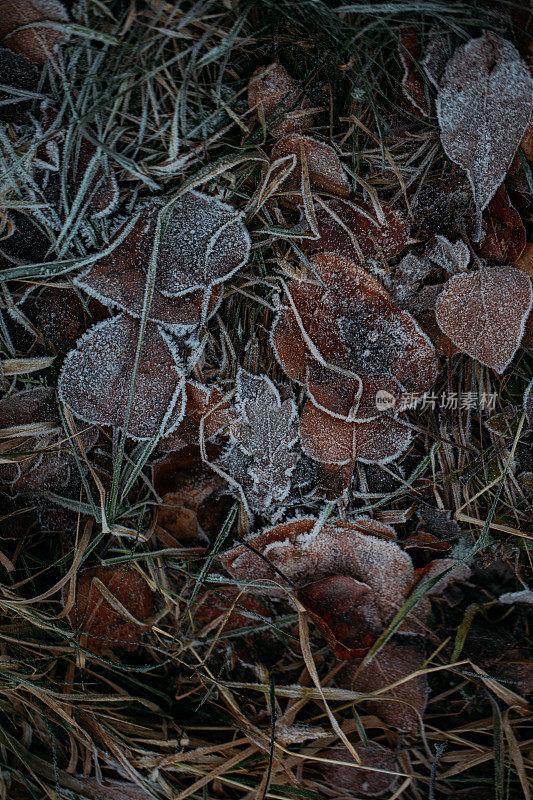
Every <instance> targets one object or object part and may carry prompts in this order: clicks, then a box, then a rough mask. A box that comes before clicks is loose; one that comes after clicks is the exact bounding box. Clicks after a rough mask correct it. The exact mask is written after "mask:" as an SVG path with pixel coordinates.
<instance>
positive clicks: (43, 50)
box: [0, 0, 68, 64]
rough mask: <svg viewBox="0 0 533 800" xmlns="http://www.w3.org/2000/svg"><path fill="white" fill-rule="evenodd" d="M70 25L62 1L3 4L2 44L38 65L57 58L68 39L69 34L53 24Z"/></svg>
mask: <svg viewBox="0 0 533 800" xmlns="http://www.w3.org/2000/svg"><path fill="white" fill-rule="evenodd" d="M62 22H63V23H64V22H68V14H67V11H66V9H65V6H64V5H63V3H60V2H59V0H1V2H0V42H1V43H2V44H3V45H5V46H6V47H9V48H11V50H14V51H15V52H16V53H21V54H22V55H23V56H26V58H28V59H29V60H30V61H33V62H34V63H35V64H44V62H45V61H46V60H47V59H49V58H51V57H52V56H53V52H54V49H55V48H56V46H57V45H58V44H61V43H62V42H64V41H65V39H66V38H67V36H66V32H65V31H62V30H61V29H60V28H58V27H53V26H51V25H50V24H49V23H62Z"/></svg>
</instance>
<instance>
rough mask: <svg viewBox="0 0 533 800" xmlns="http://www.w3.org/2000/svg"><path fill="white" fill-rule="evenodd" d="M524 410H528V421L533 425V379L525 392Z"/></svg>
mask: <svg viewBox="0 0 533 800" xmlns="http://www.w3.org/2000/svg"><path fill="white" fill-rule="evenodd" d="M524 411H525V412H526V418H527V421H528V423H529V424H530V425H533V379H532V380H531V381H530V382H529V385H528V387H527V389H526V391H525V392H524Z"/></svg>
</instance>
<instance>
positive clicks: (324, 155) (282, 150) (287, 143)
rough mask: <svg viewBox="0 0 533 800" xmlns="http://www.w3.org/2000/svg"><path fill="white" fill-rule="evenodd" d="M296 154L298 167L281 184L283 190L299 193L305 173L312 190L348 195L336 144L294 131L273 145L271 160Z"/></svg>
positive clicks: (348, 189) (347, 187) (348, 190)
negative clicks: (332, 144) (334, 147)
mask: <svg viewBox="0 0 533 800" xmlns="http://www.w3.org/2000/svg"><path fill="white" fill-rule="evenodd" d="M290 155H293V156H294V157H295V159H296V167H295V169H294V170H293V172H292V173H291V174H290V175H289V177H288V178H287V179H286V180H285V181H284V183H283V184H282V187H281V188H282V190H284V191H294V192H298V193H300V192H301V190H302V184H303V183H305V176H306V173H307V175H308V178H309V184H310V188H311V190H317V191H323V192H329V193H330V194H335V195H338V196H339V197H348V195H349V194H350V187H349V185H348V180H347V178H346V174H345V172H344V170H343V168H342V164H341V162H340V160H339V157H338V155H337V153H336V152H335V150H334V149H333V147H331V146H330V145H329V144H326V143H325V142H320V141H319V140H318V139H314V138H313V137H312V136H302V135H301V134H299V133H292V134H289V135H288V136H284V137H283V139H280V140H279V142H277V143H276V144H275V146H274V147H273V148H272V153H271V161H272V162H274V161H276V160H277V159H278V158H283V157H284V156H290Z"/></svg>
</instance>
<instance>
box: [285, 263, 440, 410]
mask: <svg viewBox="0 0 533 800" xmlns="http://www.w3.org/2000/svg"><path fill="white" fill-rule="evenodd" d="M312 266H313V269H314V271H315V272H316V274H317V276H318V280H319V281H321V283H318V282H315V281H311V280H293V281H291V282H290V283H289V284H288V287H287V291H288V294H289V297H288V302H287V304H286V305H285V306H282V307H281V308H280V313H279V315H278V317H277V319H276V320H275V322H274V326H273V330H272V339H271V341H272V345H273V348H274V351H275V354H276V356H277V358H278V360H279V361H280V363H281V365H282V367H283V368H284V369H285V370H286V372H287V373H288V374H289V375H290V377H291V378H293V380H297V381H299V382H300V383H304V384H305V383H307V384H308V386H309V389H310V392H311V394H312V395H313V396H315V395H318V393H320V387H317V389H316V390H315V388H314V387H312V386H311V385H310V379H309V378H310V375H311V377H312V376H313V375H314V374H316V371H315V372H314V373H313V372H311V370H310V365H311V363H312V361H313V360H314V361H318V362H319V363H320V364H321V365H322V366H323V367H327V368H329V370H330V371H332V372H336V373H337V376H338V377H337V383H338V384H339V382H341V381H342V380H344V381H346V382H347V394H349V393H350V392H352V394H354V393H356V391H357V387H356V384H357V382H358V381H360V382H361V384H360V386H359V395H360V396H361V395H363V394H364V388H363V387H364V384H365V381H369V382H372V386H374V382H375V381H380V380H388V381H390V380H391V378H392V379H395V380H396V381H397V386H398V387H399V386H400V385H401V386H403V387H405V389H407V390H408V391H413V392H414V391H417V392H421V393H422V392H424V391H426V390H427V389H429V388H430V387H431V385H432V384H433V381H434V380H435V377H436V373H437V360H436V356H435V352H434V349H433V345H432V344H431V342H430V340H429V338H428V337H427V336H426V334H425V333H423V331H422V330H421V329H420V327H419V326H418V324H417V323H416V322H415V320H414V319H413V318H412V317H411V315H410V314H408V313H407V312H405V311H401V310H400V309H399V308H398V307H397V306H396V305H395V304H394V303H393V301H392V300H391V298H390V296H389V294H388V293H387V291H386V290H385V289H384V288H383V287H382V286H381V284H380V283H379V282H378V281H377V280H376V279H375V278H373V277H372V276H371V275H370V274H369V273H368V272H367V271H366V270H365V269H364V268H363V267H361V266H360V265H358V264H356V263H355V262H353V261H350V260H349V259H347V258H345V257H343V256H338V255H335V254H333V253H321V254H318V255H317V256H316V257H315V260H314V262H313V265H312ZM324 284H325V285H324ZM375 388H377V386H376V387H375ZM354 396H355V394H354ZM321 397H322V400H321V402H320V405H321V406H322V407H323V408H326V410H328V411H329V412H331V413H333V414H335V415H340V416H343V407H344V408H345V407H346V406H345V398H342V403H341V404H339V402H338V400H339V397H342V392H341V391H340V389H339V388H335V390H334V391H332V392H331V399H330V401H329V404H328V405H326V399H327V393H326V392H321ZM359 399H360V398H359ZM356 411H357V406H356V405H355V404H354V407H353V413H350V414H349V415H347V416H348V417H349V418H350V419H353V418H354V417H355V416H356V414H355V412H356ZM372 416H375V414H374V413H373V414H372Z"/></svg>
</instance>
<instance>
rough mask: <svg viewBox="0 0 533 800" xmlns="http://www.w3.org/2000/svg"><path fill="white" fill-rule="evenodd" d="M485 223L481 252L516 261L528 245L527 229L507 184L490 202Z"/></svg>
mask: <svg viewBox="0 0 533 800" xmlns="http://www.w3.org/2000/svg"><path fill="white" fill-rule="evenodd" d="M483 227H484V236H483V238H482V240H481V244H480V245H479V246H478V248H477V252H478V255H480V256H481V257H482V258H486V259H487V260H488V261H495V262H496V263H497V264H507V263H514V262H515V261H517V260H518V259H519V257H520V255H521V253H522V252H523V250H524V248H525V246H526V229H525V228H524V224H523V222H522V218H521V216H520V214H519V213H518V211H517V210H516V208H515V207H514V206H513V205H511V201H510V200H509V195H508V194H507V189H506V188H505V186H504V185H503V184H502V186H500V188H499V189H498V191H497V192H496V194H495V195H494V197H493V198H492V200H491V201H490V203H489V205H488V206H487V212H486V215H485V224H484V226H483Z"/></svg>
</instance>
